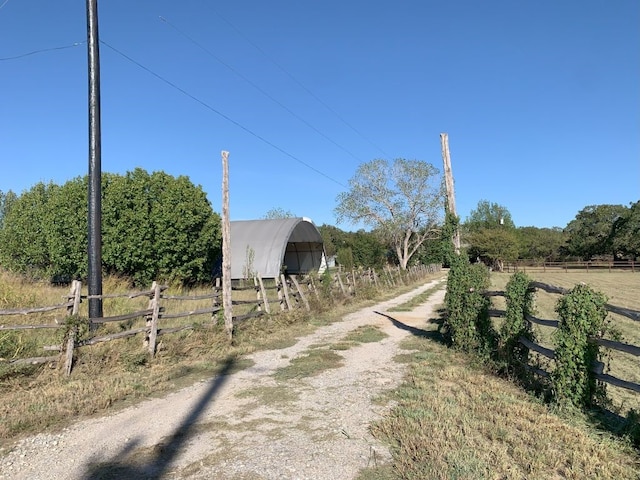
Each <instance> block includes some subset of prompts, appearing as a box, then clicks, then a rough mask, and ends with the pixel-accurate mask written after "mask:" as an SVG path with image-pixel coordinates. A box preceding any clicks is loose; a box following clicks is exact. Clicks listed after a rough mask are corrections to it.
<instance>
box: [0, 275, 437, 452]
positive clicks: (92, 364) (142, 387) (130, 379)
mask: <svg viewBox="0 0 640 480" xmlns="http://www.w3.org/2000/svg"><path fill="white" fill-rule="evenodd" d="M437 276H442V274H438V275H433V276H431V277H429V278H428V279H427V280H431V279H432V278H436V277H437ZM409 288H410V287H409V286H406V287H403V288H402V289H398V290H395V291H385V292H381V293H380V294H379V299H387V298H390V297H393V296H396V295H398V294H399V293H402V292H404V291H407V290H408V289H409ZM131 290H132V289H131V286H130V285H129V284H128V282H126V281H125V280H122V279H118V278H113V277H110V278H105V280H104V284H103V292H104V293H109V294H111V293H126V292H129V293H130V292H131ZM68 292H69V289H68V287H54V286H51V285H49V284H46V283H36V284H34V283H32V282H29V281H26V280H23V279H22V278H20V277H16V276H12V275H9V274H7V273H6V272H2V271H1V270H0V309H11V308H25V307H35V306H43V305H55V304H60V303H63V302H64V301H66V297H67V295H68ZM83 293H86V289H85V291H84V292H83ZM166 293H167V294H170V295H203V294H207V293H211V289H208V288H200V289H194V290H186V289H181V288H176V287H171V288H170V289H169V290H168V291H167V292H166ZM268 293H269V299H270V300H271V302H272V303H271V307H272V312H273V311H279V309H280V307H279V305H278V303H277V293H276V292H275V290H269V291H268ZM255 298H256V292H255V291H253V290H249V291H242V292H234V299H246V300H249V299H255ZM312 298H313V296H311V299H312ZM311 299H310V300H311ZM371 302H372V300H370V299H365V300H362V299H360V298H352V299H349V300H346V301H343V300H340V301H336V302H335V304H334V305H336V306H334V307H333V308H331V309H329V308H328V307H327V306H328V305H330V304H332V302H326V301H325V302H324V308H323V309H322V311H321V312H314V313H312V314H308V313H307V312H305V311H303V310H296V311H294V312H291V313H286V314H277V315H270V316H263V317H259V318H254V319H251V320H247V321H243V322H239V323H238V324H237V325H236V328H235V333H234V341H233V343H232V344H230V343H229V342H228V341H227V339H226V335H225V332H224V330H223V327H222V325H221V324H220V322H218V323H214V322H215V321H216V319H213V320H212V318H211V315H210V314H207V315H200V316H193V317H187V318H184V319H170V320H166V321H161V322H160V328H169V327H177V326H181V325H188V324H194V323H195V324H196V327H195V328H194V329H191V330H184V331H182V332H179V333H176V334H171V335H163V336H160V337H159V344H158V349H157V354H156V356H155V357H153V358H152V357H150V356H149V355H148V353H146V350H145V348H144V346H143V338H142V335H137V336H135V337H132V338H128V339H120V340H113V341H111V342H107V343H102V344H98V345H93V346H87V347H82V348H80V349H77V350H76V357H77V358H76V362H75V365H74V370H73V372H72V375H71V377H69V378H66V377H64V376H63V374H62V372H61V371H60V369H59V367H58V365H57V363H52V364H51V365H39V366H25V367H18V368H16V367H15V366H8V365H7V364H6V362H0V447H2V444H3V443H6V442H8V441H12V440H13V439H15V438H17V437H19V436H20V435H25V434H30V433H34V432H41V431H45V430H47V429H49V428H57V427H60V426H62V425H64V424H66V423H68V422H71V421H75V420H77V419H81V418H83V417H87V416H91V415H99V414H103V413H105V412H106V411H108V410H112V409H114V408H121V407H123V406H127V405H130V404H131V403H134V402H138V401H140V400H142V399H144V398H147V397H149V396H151V395H161V394H163V393H165V392H168V391H171V390H174V389H177V388H180V387H183V386H186V385H189V384H191V383H193V382H195V381H198V380H200V379H202V378H208V377H211V376H213V375H215V374H216V372H217V371H218V369H219V368H220V365H222V364H223V363H224V362H225V361H226V360H227V359H228V358H234V359H236V362H235V364H236V365H238V368H242V367H243V366H246V364H245V363H244V362H243V361H242V360H238V359H239V358H240V357H242V355H244V354H246V353H250V352H253V351H256V350H262V349H276V348H284V347H287V346H290V345H293V344H294V343H295V342H296V339H297V338H299V337H301V336H303V335H308V334H309V333H311V332H312V331H313V330H314V329H315V328H317V327H318V326H321V325H327V324H329V323H331V322H335V321H339V320H340V319H341V318H342V317H343V316H344V315H346V314H347V313H350V312H352V311H354V310H356V309H358V308H362V307H363V306H365V305H368V304H370V303H371ZM161 303H162V305H163V306H164V307H165V312H166V313H172V312H183V311H189V310H196V309H199V308H204V307H208V306H211V304H212V300H211V299H208V300H198V301H184V300H162V302H161ZM147 304H148V299H147V298H145V297H141V298H136V299H128V298H117V299H106V300H105V301H104V305H103V307H104V315H105V316H112V315H120V314H124V313H129V312H132V311H136V310H143V309H145V308H147ZM250 308H251V307H238V308H237V309H236V308H234V315H238V314H242V313H245V312H246V311H248V309H250ZM65 315H66V313H65V312H64V310H57V311H55V312H53V313H46V314H37V315H29V316H26V315H17V316H10V317H8V316H2V317H0V324H4V325H9V324H11V325H14V324H51V323H55V322H56V320H57V321H58V322H61V323H62V322H64V318H65ZM86 315H87V302H84V303H83V304H82V306H81V310H80V316H84V317H86ZM143 325H144V320H143V319H138V320H135V321H127V322H117V323H110V324H107V325H104V326H102V327H100V329H99V331H98V332H97V334H98V335H106V334H108V333H115V332H118V331H123V330H127V329H129V328H136V327H142V326H143ZM7 334H10V335H7ZM61 335H62V332H61V331H50V330H38V331H27V330H22V331H18V332H2V331H0V358H1V357H4V358H5V359H11V358H25V357H28V356H40V355H43V353H44V354H46V353H47V352H43V350H42V347H43V346H45V345H55V344H60V340H61ZM5 347H6V348H5ZM2 352H4V353H2ZM48 353H49V354H55V353H54V352H48Z"/></svg>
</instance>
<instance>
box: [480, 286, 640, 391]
mask: <svg viewBox="0 0 640 480" xmlns="http://www.w3.org/2000/svg"><path fill="white" fill-rule="evenodd" d="M530 286H531V287H532V288H535V289H540V290H544V291H545V292H547V293H552V294H558V295H566V294H567V293H569V290H567V289H565V288H561V287H556V286H554V285H548V284H546V283H542V282H531V284H530ZM504 294H505V292H503V291H493V292H486V295H487V296H504ZM605 308H606V309H607V311H608V312H611V313H616V314H618V315H622V316H624V317H626V318H629V319H631V320H634V321H636V322H640V312H639V311H636V310H632V309H629V308H623V307H617V306H615V305H610V304H606V305H605ZM489 313H490V315H491V316H492V317H503V316H504V315H505V312H504V310H491V311H490V312H489ZM525 320H526V321H527V322H529V324H530V325H531V324H535V325H541V326H544V327H552V328H558V325H559V321H558V320H555V319H552V320H547V319H541V318H536V317H534V316H532V315H526V316H525ZM518 340H519V342H520V343H521V344H522V345H524V346H525V347H527V348H528V349H529V350H530V351H533V352H536V353H538V354H540V355H542V356H543V357H545V358H547V359H549V360H555V351H554V350H553V349H551V348H547V347H544V346H542V345H540V344H538V343H534V342H532V341H531V340H529V339H527V338H525V337H520V338H519V339H518ZM589 340H590V341H591V342H593V343H595V344H597V345H600V346H602V347H605V348H609V349H611V350H616V351H619V352H624V353H627V354H630V355H633V356H635V357H640V347H638V346H636V345H630V344H627V343H623V342H617V341H614V340H607V339H604V338H596V337H592V338H590V339H589ZM527 367H528V368H529V369H530V370H531V371H533V372H534V373H536V374H538V375H540V376H543V377H549V376H550V373H549V372H548V371H547V370H544V369H542V368H539V367H534V366H531V365H528V366H527ZM592 373H593V374H594V376H595V378H596V379H597V380H600V381H602V382H605V383H608V384H610V385H614V386H616V387H621V388H624V389H627V390H632V391H634V392H638V393H640V384H638V383H635V382H631V381H627V380H623V379H620V378H617V377H614V376H613V375H609V374H606V373H604V364H603V363H602V362H597V363H596V364H595V365H593V366H592Z"/></svg>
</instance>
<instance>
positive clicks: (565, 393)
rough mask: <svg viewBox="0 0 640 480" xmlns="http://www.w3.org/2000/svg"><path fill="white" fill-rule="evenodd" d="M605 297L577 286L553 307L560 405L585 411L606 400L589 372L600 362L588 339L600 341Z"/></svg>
mask: <svg viewBox="0 0 640 480" xmlns="http://www.w3.org/2000/svg"><path fill="white" fill-rule="evenodd" d="M606 303H607V298H606V296H605V295H604V294H603V293H601V292H597V291H594V290H593V289H591V287H589V286H587V285H584V284H578V285H576V286H575V287H574V288H573V289H572V290H571V291H570V292H569V293H568V294H567V295H564V296H562V297H561V298H560V299H559V300H558V303H557V305H556V313H558V315H559V316H560V322H559V325H558V329H557V330H556V331H555V332H554V340H555V344H556V350H555V352H556V355H555V357H556V367H555V370H554V371H553V373H552V376H551V377H552V381H553V389H554V395H555V398H556V400H557V401H558V402H559V403H561V404H568V405H573V406H576V407H587V406H590V405H592V404H593V403H594V402H596V401H597V400H598V399H600V400H603V399H605V398H606V390H605V385H604V384H603V383H602V382H597V381H596V379H595V377H594V375H593V374H592V372H591V369H592V367H593V365H594V363H595V362H596V361H597V360H599V358H598V357H599V347H598V345H597V344H595V343H593V342H590V341H589V337H602V336H603V334H604V328H605V319H606V318H607V310H606V308H605V304H606Z"/></svg>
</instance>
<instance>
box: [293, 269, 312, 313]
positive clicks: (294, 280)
mask: <svg viewBox="0 0 640 480" xmlns="http://www.w3.org/2000/svg"><path fill="white" fill-rule="evenodd" d="M289 278H291V280H293V284H294V285H295V286H296V289H297V290H298V293H299V294H300V298H301V299H302V303H304V308H306V310H307V312H310V311H311V307H309V302H308V301H307V297H305V296H304V293H303V292H302V289H301V288H300V284H299V283H298V280H296V276H295V275H291V276H290V277H289Z"/></svg>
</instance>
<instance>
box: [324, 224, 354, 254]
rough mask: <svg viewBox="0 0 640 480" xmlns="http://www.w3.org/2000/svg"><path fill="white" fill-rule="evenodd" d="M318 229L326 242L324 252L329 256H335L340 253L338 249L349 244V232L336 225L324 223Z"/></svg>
mask: <svg viewBox="0 0 640 480" xmlns="http://www.w3.org/2000/svg"><path fill="white" fill-rule="evenodd" d="M318 231H319V232H320V235H321V236H322V242H323V244H324V253H325V254H326V255H327V257H333V256H335V255H336V254H337V253H338V249H339V248H341V247H344V246H346V245H347V241H346V238H347V235H348V233H347V232H345V231H343V230H341V229H339V228H338V227H334V226H333V225H327V224H323V225H320V226H319V227H318Z"/></svg>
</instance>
